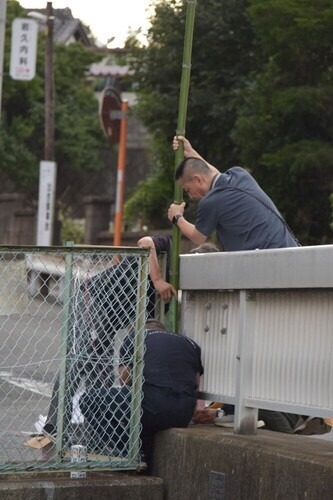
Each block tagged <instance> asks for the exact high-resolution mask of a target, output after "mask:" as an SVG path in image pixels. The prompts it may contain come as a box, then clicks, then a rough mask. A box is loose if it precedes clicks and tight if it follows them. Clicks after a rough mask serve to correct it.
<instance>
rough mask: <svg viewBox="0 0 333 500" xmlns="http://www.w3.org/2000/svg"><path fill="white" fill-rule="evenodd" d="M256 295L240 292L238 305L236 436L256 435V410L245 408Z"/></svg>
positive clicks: (252, 349)
mask: <svg viewBox="0 0 333 500" xmlns="http://www.w3.org/2000/svg"><path fill="white" fill-rule="evenodd" d="M255 308H256V295H255V292H253V291H250V290H241V291H240V304H239V337H238V354H237V356H236V358H237V368H236V369H237V372H236V400H235V426H234V432H235V433H236V434H256V432H257V419H258V410H257V409H256V408H249V407H246V406H245V400H246V398H247V396H248V394H249V393H250V388H251V384H252V366H253V353H254V334H255Z"/></svg>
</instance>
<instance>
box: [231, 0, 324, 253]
mask: <svg viewBox="0 0 333 500" xmlns="http://www.w3.org/2000/svg"><path fill="white" fill-rule="evenodd" d="M249 15H250V19H251V22H252V24H253V28H254V31H255V34H256V37H257V40H258V51H259V52H260V55H259V57H260V59H261V61H262V67H261V69H260V70H259V69H258V70H257V71H256V72H255V74H253V75H252V81H251V84H250V85H248V86H247V87H246V88H245V89H244V91H243V94H242V96H241V97H242V98H241V99H240V105H239V116H238V119H237V122H236V125H235V128H234V130H233V139H234V140H235V143H236V144H238V146H239V149H240V151H241V158H242V161H243V162H245V163H247V164H250V165H251V167H252V169H253V173H254V175H255V177H256V179H257V180H258V181H259V182H260V183H261V184H262V185H263V186H264V187H265V188H266V190H267V191H268V192H269V193H270V194H271V196H272V197H273V199H274V200H275V201H276V202H277V204H278V206H279V208H280V209H281V210H282V212H283V213H284V215H285V216H286V217H287V219H288V221H289V222H290V224H291V226H292V227H294V228H295V230H296V232H297V233H298V235H299V237H300V239H301V241H302V242H303V243H304V244H316V243H326V242H328V241H329V240H330V228H329V224H330V200H329V196H330V193H331V192H332V170H333V139H332V138H333V114H332V109H333V85H332V83H333V80H332V78H333V74H332V69H333V51H332V48H333V32H332V29H331V27H332V22H333V10H332V2H331V0H322V1H317V0H284V1H281V0H265V1H264V0H253V1H252V2H251V7H250V9H249Z"/></svg>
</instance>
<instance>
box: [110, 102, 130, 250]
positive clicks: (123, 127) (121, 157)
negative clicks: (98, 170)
mask: <svg viewBox="0 0 333 500" xmlns="http://www.w3.org/2000/svg"><path fill="white" fill-rule="evenodd" d="M127 110H128V102H127V101H122V102H121V120H120V140H119V151H118V168H117V195H116V210H115V219H114V233H113V244H114V246H116V247H119V246H120V245H121V233H122V224H123V205H124V187H125V167H126V144H127Z"/></svg>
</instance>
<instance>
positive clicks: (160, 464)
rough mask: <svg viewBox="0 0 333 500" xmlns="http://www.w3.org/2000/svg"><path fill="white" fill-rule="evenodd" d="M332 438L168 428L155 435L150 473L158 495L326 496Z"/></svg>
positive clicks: (239, 499)
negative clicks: (158, 482) (160, 490)
mask: <svg viewBox="0 0 333 500" xmlns="http://www.w3.org/2000/svg"><path fill="white" fill-rule="evenodd" d="M324 436H328V435H324ZM321 437H323V436H321ZM332 438H333V436H332ZM332 438H331V440H330V441H329V440H324V439H319V437H318V436H317V437H316V438H314V437H313V436H298V435H295V436H294V435H288V434H282V433H278V432H271V431H267V430H260V429H259V430H258V434H257V435H256V436H241V435H236V434H233V431H232V430H231V429H224V428H221V427H216V426H214V425H190V426H189V427H188V428H187V429H170V430H168V431H164V432H160V433H159V434H158V435H157V436H156V439H155V448H154V467H153V474H154V475H155V476H159V477H161V478H162V479H163V484H164V500H243V499H244V500H272V499H281V500H296V499H306V500H319V499H320V500H331V499H332V498H333V441H332Z"/></svg>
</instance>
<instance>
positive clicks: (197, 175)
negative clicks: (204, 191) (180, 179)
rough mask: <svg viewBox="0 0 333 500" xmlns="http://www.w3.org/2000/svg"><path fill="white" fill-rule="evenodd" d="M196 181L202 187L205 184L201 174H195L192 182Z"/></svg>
mask: <svg viewBox="0 0 333 500" xmlns="http://www.w3.org/2000/svg"><path fill="white" fill-rule="evenodd" d="M193 181H195V182H196V183H197V184H199V185H200V186H201V185H202V184H203V177H202V175H200V174H193V175H192V182H193Z"/></svg>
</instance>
